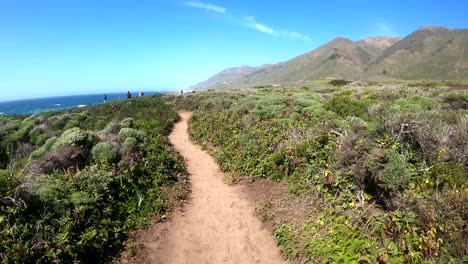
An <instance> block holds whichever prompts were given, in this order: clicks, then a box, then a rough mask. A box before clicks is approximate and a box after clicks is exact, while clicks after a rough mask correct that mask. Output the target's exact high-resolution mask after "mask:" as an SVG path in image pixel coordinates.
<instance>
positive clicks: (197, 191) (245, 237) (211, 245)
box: [148, 112, 285, 264]
mask: <svg viewBox="0 0 468 264" xmlns="http://www.w3.org/2000/svg"><path fill="white" fill-rule="evenodd" d="M179 114H180V116H181V121H180V122H179V123H177V124H176V125H175V127H174V130H173V132H172V133H171V135H170V136H169V138H170V140H171V142H172V144H173V145H174V146H175V148H176V149H177V150H178V151H179V152H180V153H181V154H182V155H183V156H184V157H185V159H186V163H187V168H188V171H189V173H190V175H191V178H190V179H191V184H192V194H191V199H190V201H189V202H188V204H186V205H185V207H184V212H180V213H176V214H175V215H174V217H173V218H172V219H171V220H170V221H169V222H168V223H167V224H166V227H165V229H164V230H162V231H163V235H162V236H161V237H160V238H159V239H158V240H159V241H158V243H157V246H156V247H155V248H154V249H153V250H152V251H153V252H148V253H150V254H155V256H157V257H155V258H152V259H153V261H156V262H157V263H167V264H169V263H175V264H186V263H194V264H201V263H240V264H248V263H269V264H274V263H285V262H284V261H282V259H281V256H280V252H279V249H278V247H277V246H276V243H275V241H274V239H273V238H272V237H271V235H270V233H269V232H268V231H267V230H266V229H263V227H262V224H261V222H260V221H259V220H258V219H257V218H256V217H255V216H254V209H253V206H252V205H251V204H250V203H249V202H248V201H246V200H244V199H242V198H241V194H240V193H239V189H238V188H234V187H230V186H228V185H226V184H225V183H223V174H222V172H220V170H219V168H218V166H217V164H216V163H215V161H214V160H213V158H212V157H211V156H210V155H209V154H208V153H206V152H205V151H203V150H201V149H200V148H199V147H198V146H196V145H194V144H192V143H191V142H190V141H189V138H188V134H187V127H188V125H187V120H188V119H189V118H190V116H191V113H189V112H180V113H179Z"/></svg>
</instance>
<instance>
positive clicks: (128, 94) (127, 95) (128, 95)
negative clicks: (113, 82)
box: [125, 91, 132, 99]
mask: <svg viewBox="0 0 468 264" xmlns="http://www.w3.org/2000/svg"><path fill="white" fill-rule="evenodd" d="M125 97H126V98H127V99H130V98H132V94H131V93H130V91H127V94H125Z"/></svg>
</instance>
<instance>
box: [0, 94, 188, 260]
mask: <svg viewBox="0 0 468 264" xmlns="http://www.w3.org/2000/svg"><path fill="white" fill-rule="evenodd" d="M177 118H178V117H177V114H176V113H175V112H174V111H172V110H171V109H169V108H168V107H167V106H166V105H165V104H164V103H163V102H162V101H161V100H160V99H159V97H158V96H153V97H145V98H135V99H132V100H127V101H113V102H110V103H107V104H103V105H98V106H92V107H86V108H85V109H82V108H80V109H71V110H66V111H60V112H45V113H42V114H35V115H30V116H0V262H4V263H73V262H82V263H96V262H99V261H101V262H109V261H110V260H112V259H113V258H114V257H115V256H117V255H118V253H119V251H120V250H121V249H122V246H123V243H124V241H125V239H126V237H127V234H128V231H129V230H131V229H134V228H141V227H143V226H145V225H146V223H147V220H148V219H149V217H150V216H157V215H162V214H163V213H164V212H165V211H166V210H167V209H168V206H170V204H169V203H170V202H171V201H170V200H169V197H175V198H176V199H181V198H182V197H183V196H184V195H185V193H186V189H185V185H186V172H185V167H184V164H183V160H182V159H181V157H180V156H179V155H178V154H176V153H175V152H174V151H173V150H172V149H171V147H170V145H169V142H168V139H167V137H166V136H167V134H168V132H169V131H170V129H171V126H172V124H173V123H174V122H175V121H176V120H177Z"/></svg>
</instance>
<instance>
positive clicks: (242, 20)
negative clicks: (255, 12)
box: [183, 1, 312, 42]
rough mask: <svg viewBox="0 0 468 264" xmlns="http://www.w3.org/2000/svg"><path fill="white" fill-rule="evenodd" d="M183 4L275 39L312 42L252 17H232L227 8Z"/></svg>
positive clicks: (212, 5) (305, 36) (307, 38)
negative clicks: (218, 14)
mask: <svg viewBox="0 0 468 264" xmlns="http://www.w3.org/2000/svg"><path fill="white" fill-rule="evenodd" d="M183 4H184V5H185V6H188V7H193V8H199V9H204V10H206V11H213V12H217V13H220V14H223V15H224V17H225V18H226V20H227V21H231V22H233V23H235V24H240V25H243V26H246V27H249V28H253V29H255V30H257V31H260V32H262V33H265V34H269V35H272V36H275V37H285V38H290V39H300V40H303V41H306V42H312V40H311V39H310V38H309V37H308V36H307V35H304V34H302V33H299V32H297V31H287V30H278V29H274V28H273V27H271V26H268V25H266V24H263V23H259V22H257V21H256V19H255V17H254V16H248V17H241V16H236V15H232V14H227V8H225V7H222V6H218V5H214V4H208V3H205V2H201V1H186V2H184V3H183Z"/></svg>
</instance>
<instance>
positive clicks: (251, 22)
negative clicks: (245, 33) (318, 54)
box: [244, 16, 312, 42]
mask: <svg viewBox="0 0 468 264" xmlns="http://www.w3.org/2000/svg"><path fill="white" fill-rule="evenodd" d="M244 20H245V22H246V24H247V26H248V27H250V28H254V29H256V30H258V31H260V32H263V33H266V34H270V35H273V36H277V37H287V38H291V39H301V40H304V41H307V42H312V40H311V39H310V38H309V37H308V36H307V35H304V34H301V33H299V32H297V31H287V30H276V29H273V28H272V27H270V26H267V25H265V24H261V23H258V22H257V21H256V20H255V17H254V16H249V17H246V18H245V19H244Z"/></svg>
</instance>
